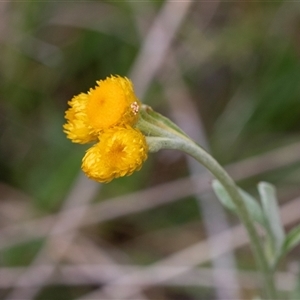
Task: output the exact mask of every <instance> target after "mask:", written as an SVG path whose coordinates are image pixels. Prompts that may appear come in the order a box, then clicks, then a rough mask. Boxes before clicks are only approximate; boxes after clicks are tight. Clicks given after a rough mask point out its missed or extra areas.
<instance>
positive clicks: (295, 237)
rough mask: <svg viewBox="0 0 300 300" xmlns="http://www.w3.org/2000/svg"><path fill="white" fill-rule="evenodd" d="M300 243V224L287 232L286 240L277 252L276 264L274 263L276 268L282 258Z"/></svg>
mask: <svg viewBox="0 0 300 300" xmlns="http://www.w3.org/2000/svg"><path fill="white" fill-rule="evenodd" d="M299 244H300V224H299V225H298V226H296V227H294V228H293V229H292V230H290V231H289V232H288V233H287V235H286V237H285V239H284V242H283V244H282V247H281V250H280V251H279V253H278V254H277V257H276V259H275V261H274V265H273V268H274V270H275V268H276V267H277V266H278V264H279V262H280V260H281V259H282V258H283V257H284V256H285V255H287V254H288V253H289V252H290V251H291V250H293V248H294V247H296V246H297V245H299Z"/></svg>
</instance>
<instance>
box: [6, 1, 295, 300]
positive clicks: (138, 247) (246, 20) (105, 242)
mask: <svg viewBox="0 0 300 300" xmlns="http://www.w3.org/2000/svg"><path fill="white" fill-rule="evenodd" d="M0 43H1V47H0V92H1V94H0V95H1V96H0V298H1V299H5V300H16V299H22V300H23V299H38V300H48V299H49V300H52V299H56V300H60V299H61V300H71V299H78V300H83V299H116V300H119V299H131V300H151V299H153V300H158V299H159V300H160V299H161V300H173V299H175V300H176V299H178V300H194V299H196V300H201V299H253V298H254V297H255V296H256V295H257V294H259V292H260V283H261V282H260V280H259V276H258V274H257V273H256V268H255V263H254V260H253V257H252V254H251V251H250V247H249V244H248V239H247V236H246V234H245V232H244V230H243V229H242V228H241V226H240V223H239V220H238V219H237V218H236V217H235V216H234V215H232V214H231V213H229V212H228V211H226V210H224V209H223V208H222V207H221V205H220V204H219V202H218V200H217V199H216V197H215V196H214V195H213V193H212V191H211V189H210V183H211V180H212V177H211V176H210V174H208V173H207V172H206V171H205V170H204V169H203V168H202V167H200V166H197V164H195V162H194V161H193V160H191V159H190V158H188V157H187V156H186V155H184V154H182V153H179V152H176V151H167V150H164V151H160V152H159V153H155V154H150V155H149V158H148V160H147V161H146V163H145V164H144V166H143V168H142V169H141V170H140V171H139V172H136V173H135V174H133V175H132V176H130V177H126V178H120V179H117V180H114V181H112V182H111V183H109V184H105V185H102V184H99V183H96V182H93V181H91V180H88V179H87V178H86V177H85V176H84V175H83V173H82V172H81V169H80V165H81V159H82V157H83V155H84V152H85V150H86V149H87V148H88V147H89V145H78V144H72V143H71V141H70V140H67V139H66V136H65V134H64V133H63V132H62V125H63V124H64V122H65V120H64V112H65V110H66V109H67V107H68V106H67V102H68V101H69V100H70V99H71V98H72V97H73V95H76V94H78V93H80V92H86V91H88V90H89V89H90V88H91V87H93V86H94V85H95V82H96V80H99V79H104V78H105V77H107V76H109V75H111V74H119V75H121V76H128V77H129V78H130V79H131V80H132V81H133V83H134V85H135V90H136V94H137V95H138V97H139V98H140V99H141V101H142V102H144V103H146V104H148V105H151V106H152V107H153V108H154V109H155V110H156V111H158V112H160V113H162V114H164V115H166V116H168V117H169V118H171V119H172V120H173V121H175V122H176V123H177V124H178V125H180V126H181V127H182V128H183V129H184V130H185V131H186V132H187V133H188V134H189V135H190V136H191V137H193V138H194V139H195V140H196V141H197V142H198V143H200V144H201V145H202V146H203V147H204V148H206V149H207V150H208V151H209V152H211V153H212V154H213V156H214V157H215V158H216V159H217V160H218V161H219V162H220V163H221V164H222V165H223V166H224V167H225V168H226V169H227V170H228V172H229V173H230V174H231V175H232V176H233V178H234V179H235V180H236V181H237V183H238V184H239V186H241V187H242V188H244V189H245V190H246V191H248V192H249V193H251V194H252V195H253V196H257V194H258V193H257V183H258V182H259V181H262V180H264V181H268V182H271V183H273V184H274V185H276V187H277V191H278V197H279V201H280V206H281V212H282V215H281V216H282V221H283V223H284V225H285V228H286V230H287V231H288V230H290V228H292V227H293V226H294V225H296V224H299V222H300V199H299V196H300V187H299V182H300V180H299V178H300V122H299V119H300V84H299V82H300V3H298V2H296V1H295V2H288V1H276V2H275V1H274V2H273V3H272V2H265V1H247V2H245V1H232V2H228V1H188V0H186V1H163V0H161V1H61V2H59V1H4V2H1V3H0ZM299 250H300V249H299V248H298V249H295V250H294V251H292V252H291V253H290V255H289V256H288V257H287V258H286V260H285V261H284V262H283V263H282V265H281V266H280V272H278V274H277V275H278V277H277V279H278V288H279V289H280V292H281V294H282V299H287V295H288V294H289V293H293V290H294V289H295V287H296V282H297V274H298V273H299V264H298V262H299V258H300V254H299ZM295 293H296V292H295ZM295 295H296V294H295ZM298 295H299V294H298ZM295 299H299V298H297V296H295Z"/></svg>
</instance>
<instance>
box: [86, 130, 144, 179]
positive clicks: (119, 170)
mask: <svg viewBox="0 0 300 300" xmlns="http://www.w3.org/2000/svg"><path fill="white" fill-rule="evenodd" d="M147 153H148V145H147V143H146V139H145V137H144V135H143V134H142V133H141V132H140V131H139V130H137V129H133V128H131V127H130V126H126V127H115V128H111V129H108V130H106V131H105V132H104V133H103V134H102V135H101V140H100V142H99V143H97V144H96V145H94V146H93V147H91V148H90V149H88V150H87V152H86V154H85V156H84V158H83V160H82V166H81V167H82V170H83V171H84V172H85V173H86V175H87V176H88V177H89V178H91V179H94V180H96V181H99V182H109V181H111V180H112V179H114V178H118V177H122V176H126V175H131V174H132V173H133V172H134V171H137V170H139V169H140V168H141V167H142V164H143V162H144V161H145V160H146V159H147Z"/></svg>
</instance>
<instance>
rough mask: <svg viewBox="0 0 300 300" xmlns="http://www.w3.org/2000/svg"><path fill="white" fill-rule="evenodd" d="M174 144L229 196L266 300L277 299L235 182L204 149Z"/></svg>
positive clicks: (271, 276)
mask: <svg viewBox="0 0 300 300" xmlns="http://www.w3.org/2000/svg"><path fill="white" fill-rule="evenodd" d="M175 144H176V146H175V145H174V146H175V147H170V148H173V149H178V150H181V151H184V152H186V153H187V154H189V155H191V156H192V157H194V158H195V159H196V160H197V161H198V162H200V163H201V164H202V165H203V166H205V167H206V168H207V169H208V170H209V171H210V172H211V173H212V174H213V175H214V176H215V177H216V178H217V179H218V180H219V181H220V182H221V183H222V185H223V186H224V188H225V189H226V191H227V193H228V194H229V195H230V197H231V199H232V201H233V202H234V204H235V206H236V209H237V212H238V214H239V217H240V219H241V221H242V223H243V224H244V226H245V228H246V229H247V232H248V234H249V238H250V240H251V246H252V249H253V253H254V256H255V259H256V262H257V265H258V268H259V269H260V271H261V273H262V275H263V279H264V287H265V292H266V295H267V297H268V299H272V300H273V299H277V296H276V290H275V284H274V278H273V274H272V271H271V270H270V268H269V265H268V261H267V258H266V256H265V253H264V250H263V247H262V244H261V240H260V238H259V235H258V233H257V231H256V229H255V226H254V224H253V221H252V220H251V218H250V216H249V213H248V211H247V209H246V206H245V204H244V201H243V199H242V196H241V194H240V193H239V191H238V188H237V186H236V184H235V182H234V181H233V179H232V178H231V177H230V176H229V175H228V173H227V172H226V171H225V170H224V169H223V168H222V167H221V166H220V164H219V163H218V162H217V161H216V160H215V159H214V158H213V157H212V156H211V155H210V154H208V153H207V152H206V151H205V150H204V149H202V148H201V147H200V146H198V145H197V144H196V143H194V142H193V141H191V140H190V141H189V142H187V140H186V139H184V140H182V141H181V142H179V141H178V140H177V141H176V142H175ZM170 146H171V145H170Z"/></svg>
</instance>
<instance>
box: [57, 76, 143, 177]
mask: <svg viewBox="0 0 300 300" xmlns="http://www.w3.org/2000/svg"><path fill="white" fill-rule="evenodd" d="M68 104H69V106H70V108H69V109H68V110H67V111H66V114H65V118H66V120H67V123H66V124H64V126H63V127H64V132H65V133H66V134H67V138H69V139H70V140H72V142H74V143H79V144H86V143H89V142H96V144H95V145H94V146H92V147H91V148H90V149H88V150H87V152H86V154H85V156H84V158H83V160H82V170H83V171H84V172H85V173H86V175H87V176H88V177H89V178H91V179H94V180H96V181H99V182H109V181H111V180H112V179H114V178H117V177H121V176H125V175H130V174H132V173H133V172H134V171H136V170H139V169H140V168H141V166H142V164H143V162H144V161H145V160H146V159H147V153H148V145H147V143H146V139H145V136H144V135H143V134H142V133H141V132H140V131H139V130H138V129H137V128H134V126H135V124H136V122H137V120H138V118H139V108H140V105H141V103H140V101H139V100H138V99H137V97H136V95H135V93H134V90H133V85H132V82H131V81H130V80H129V79H127V78H126V77H125V78H124V77H120V76H111V77H108V78H106V79H105V80H100V81H97V86H96V87H95V88H94V89H90V91H89V92H88V93H81V94H79V95H77V96H75V97H73V99H72V100H71V101H69V102H68Z"/></svg>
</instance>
